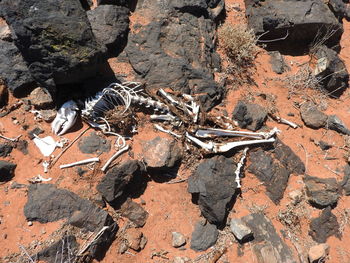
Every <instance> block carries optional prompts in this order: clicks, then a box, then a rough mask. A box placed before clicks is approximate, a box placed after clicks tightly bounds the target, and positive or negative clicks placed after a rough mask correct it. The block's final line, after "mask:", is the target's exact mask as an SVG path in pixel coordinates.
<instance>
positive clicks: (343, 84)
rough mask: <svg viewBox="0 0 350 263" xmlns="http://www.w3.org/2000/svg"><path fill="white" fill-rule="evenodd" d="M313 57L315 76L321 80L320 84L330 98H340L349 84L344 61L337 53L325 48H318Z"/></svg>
mask: <svg viewBox="0 0 350 263" xmlns="http://www.w3.org/2000/svg"><path fill="white" fill-rule="evenodd" d="M315 56H316V59H317V64H316V69H315V74H316V77H317V78H318V79H320V80H321V81H320V84H321V85H322V87H323V88H324V89H326V90H327V92H328V93H330V94H331V95H332V97H334V96H340V95H341V94H342V93H343V91H344V90H345V89H346V88H347V87H348V82H349V73H348V70H347V69H346V66H345V64H344V61H343V60H342V59H341V58H340V57H339V56H338V54H337V52H335V51H334V50H332V49H330V48H328V47H326V46H321V47H319V48H318V49H317V51H316V54H315Z"/></svg>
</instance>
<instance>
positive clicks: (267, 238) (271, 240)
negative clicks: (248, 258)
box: [241, 213, 299, 263]
mask: <svg viewBox="0 0 350 263" xmlns="http://www.w3.org/2000/svg"><path fill="white" fill-rule="evenodd" d="M241 219H242V221H243V222H244V223H245V224H246V225H247V226H248V227H249V228H250V229H251V230H252V231H253V233H254V240H253V241H252V245H253V252H254V254H255V255H256V256H257V258H258V262H264V263H265V262H266V263H267V262H284V263H296V262H299V261H297V260H295V259H294V256H293V252H292V249H291V248H289V247H288V246H287V245H286V243H284V242H283V240H282V239H281V237H280V236H279V235H278V234H277V231H276V229H275V227H274V226H273V224H272V222H271V220H270V219H268V218H267V217H266V216H265V215H264V214H262V213H254V214H250V215H247V216H244V217H242V218H241Z"/></svg>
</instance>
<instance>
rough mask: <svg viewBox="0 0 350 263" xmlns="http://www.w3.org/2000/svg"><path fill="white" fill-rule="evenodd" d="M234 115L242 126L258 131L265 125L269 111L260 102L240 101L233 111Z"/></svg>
mask: <svg viewBox="0 0 350 263" xmlns="http://www.w3.org/2000/svg"><path fill="white" fill-rule="evenodd" d="M232 117H233V119H234V120H236V121H238V124H239V126H240V127H241V128H247V129H249V130H252V131H256V130H259V129H260V128H261V127H262V126H263V125H264V122H265V120H266V118H267V111H266V110H265V109H264V108H263V107H262V106H260V105H258V104H253V103H245V102H243V101H239V102H238V103H237V105H236V107H235V109H234V111H233V114H232Z"/></svg>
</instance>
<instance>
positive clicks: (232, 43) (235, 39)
mask: <svg viewBox="0 0 350 263" xmlns="http://www.w3.org/2000/svg"><path fill="white" fill-rule="evenodd" d="M218 37H219V44H220V46H221V47H222V48H223V50H224V51H225V53H226V55H227V57H228V58H229V60H230V63H232V64H233V65H234V67H236V68H237V69H239V68H246V67H251V66H252V65H253V62H254V59H255V57H256V55H257V53H258V50H259V48H258V46H257V45H256V44H257V38H256V36H255V34H254V32H253V30H252V29H248V28H247V26H246V25H231V24H224V25H223V26H221V27H220V28H219V29H218Z"/></svg>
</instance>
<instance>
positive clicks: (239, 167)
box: [235, 147, 249, 188]
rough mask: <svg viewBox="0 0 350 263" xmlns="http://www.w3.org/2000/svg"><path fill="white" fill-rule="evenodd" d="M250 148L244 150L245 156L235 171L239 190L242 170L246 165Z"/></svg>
mask: <svg viewBox="0 0 350 263" xmlns="http://www.w3.org/2000/svg"><path fill="white" fill-rule="evenodd" d="M248 149H249V148H248V147H245V148H244V150H243V154H242V157H241V159H240V161H239V163H238V164H237V169H236V171H235V175H236V179H235V181H236V184H237V188H241V177H240V175H241V169H242V166H243V164H244V161H245V158H246V157H247V151H248Z"/></svg>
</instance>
